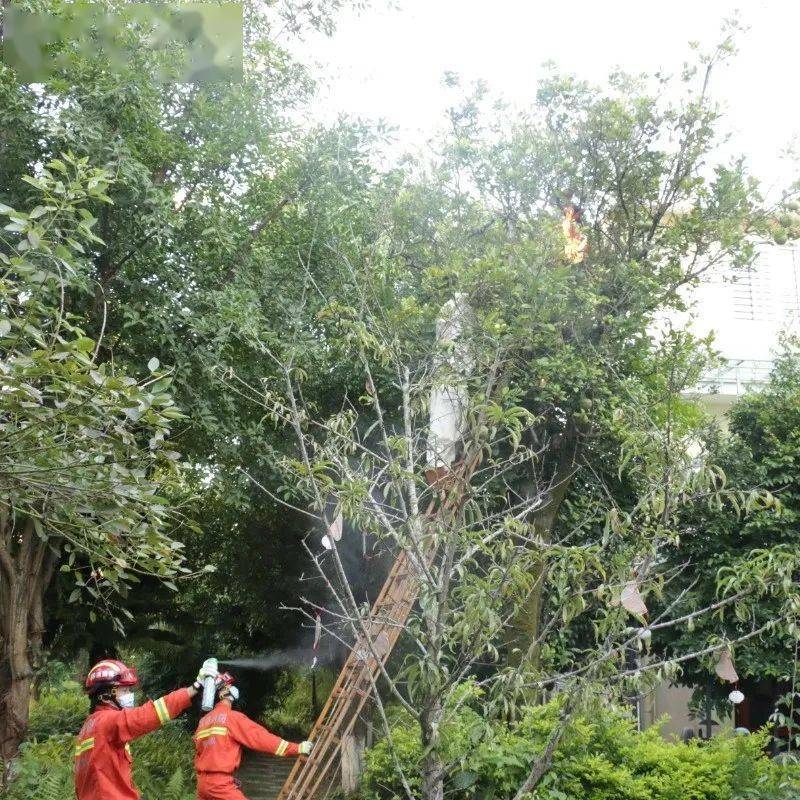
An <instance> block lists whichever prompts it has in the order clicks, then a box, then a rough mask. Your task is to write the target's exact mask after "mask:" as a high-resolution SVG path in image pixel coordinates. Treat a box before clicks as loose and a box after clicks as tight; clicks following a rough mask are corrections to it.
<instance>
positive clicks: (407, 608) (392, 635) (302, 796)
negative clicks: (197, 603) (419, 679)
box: [278, 458, 478, 800]
mask: <svg viewBox="0 0 800 800" xmlns="http://www.w3.org/2000/svg"><path fill="white" fill-rule="evenodd" d="M477 464H478V458H474V459H471V460H470V463H469V465H465V462H463V461H462V462H461V463H460V464H459V465H457V466H456V467H455V468H454V469H453V470H452V471H448V472H447V474H446V475H443V474H442V473H441V472H431V473H428V474H427V475H426V477H427V478H428V482H429V483H431V484H432V485H433V486H434V487H436V486H438V487H439V488H440V489H441V491H440V492H439V493H438V494H439V497H442V496H446V499H444V500H443V502H442V503H441V505H440V506H439V509H438V511H434V506H435V502H436V501H435V500H433V501H432V502H431V505H430V506H429V507H428V509H427V511H426V516H427V517H429V518H433V517H435V516H441V515H442V514H444V513H446V512H448V511H455V510H457V508H458V506H459V505H460V503H461V500H462V498H463V496H464V491H463V488H464V487H465V486H466V484H467V483H468V482H469V480H470V479H471V477H472V473H473V472H474V471H475V468H476V466H477ZM456 484H458V486H456ZM435 555H436V553H435V549H433V548H431V549H430V550H429V551H428V552H427V553H425V555H424V556H423V558H424V560H425V561H426V562H427V565H428V566H430V564H431V563H432V562H433V559H434V557H435ZM413 573H414V565H413V562H412V560H411V559H410V558H409V556H408V554H407V552H406V551H402V552H401V553H400V554H399V555H398V557H397V559H396V560H395V562H394V564H393V566H392V568H391V570H390V571H389V575H388V576H387V578H386V581H385V582H384V584H383V587H382V588H381V591H380V594H379V595H378V597H377V599H376V600H375V603H374V604H373V606H372V609H371V610H370V614H369V617H367V619H366V620H365V621H364V629H365V631H366V634H367V635H368V636H369V638H370V639H371V641H372V645H370V644H369V643H368V641H367V639H366V636H365V635H364V634H363V633H362V634H361V635H360V636H359V637H358V639H357V641H356V643H355V645H354V646H353V648H352V649H351V650H350V653H349V654H348V656H347V661H345V664H344V667H342V671H341V672H340V673H339V676H338V678H337V679H336V683H335V684H334V687H333V690H332V691H331V693H330V695H329V697H328V699H327V701H326V703H325V706H324V707H323V709H322V711H321V712H320V715H319V717H317V721H316V722H315V723H314V727H313V728H312V730H311V734H310V736H309V738H310V739H311V741H313V742H314V749H313V751H312V752H311V755H310V756H309V757H308V758H302V757H301V758H298V759H297V761H296V762H295V764H294V766H293V767H292V771H291V772H290V773H289V777H288V778H287V779H286V783H284V785H283V787H282V788H281V791H280V793H279V794H278V800H315V798H320V797H324V796H325V795H326V794H327V793H328V791H329V790H330V788H331V787H332V786H333V784H334V783H335V781H336V779H337V777H338V776H339V771H340V768H341V762H340V758H339V757H340V748H341V744H342V741H343V740H344V738H345V737H346V736H348V735H349V734H350V733H351V732H352V730H353V727H354V726H355V724H356V721H357V719H358V716H359V714H360V713H361V710H362V709H363V708H364V705H365V703H366V702H367V700H368V699H369V697H370V694H371V693H372V687H373V686H374V684H375V682H376V680H377V678H378V676H379V674H380V671H381V667H382V666H383V665H384V664H385V663H386V661H387V660H388V658H389V656H390V655H391V652H392V649H393V648H394V645H395V643H396V642H397V639H398V638H399V636H400V634H401V632H402V631H403V628H404V625H405V623H406V620H407V619H408V615H409V614H410V613H411V609H412V608H413V606H414V603H415V602H416V600H417V595H418V594H419V586H418V582H417V580H416V576H415V575H414V574H413ZM378 637H381V638H382V645H383V646H382V647H376V646H375V643H376V641H377V640H378ZM383 637H385V638H383ZM387 643H388V646H387Z"/></svg>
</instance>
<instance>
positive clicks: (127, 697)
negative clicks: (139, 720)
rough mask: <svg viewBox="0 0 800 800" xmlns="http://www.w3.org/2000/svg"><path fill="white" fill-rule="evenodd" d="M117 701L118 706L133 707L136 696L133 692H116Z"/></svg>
mask: <svg viewBox="0 0 800 800" xmlns="http://www.w3.org/2000/svg"><path fill="white" fill-rule="evenodd" d="M117 702H118V703H119V707H120V708H133V707H134V706H135V705H136V696H135V695H134V693H133V692H127V693H125V694H118V695H117Z"/></svg>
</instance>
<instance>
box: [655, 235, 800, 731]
mask: <svg viewBox="0 0 800 800" xmlns="http://www.w3.org/2000/svg"><path fill="white" fill-rule="evenodd" d="M688 300H689V301H690V309H689V312H688V313H686V314H680V315H674V316H673V317H672V318H671V320H670V321H671V322H672V324H673V325H676V326H688V327H689V328H690V329H691V330H692V331H693V332H694V333H695V334H696V335H698V336H706V335H707V334H709V333H712V332H713V334H714V346H715V349H716V350H717V351H718V352H719V353H720V355H721V357H722V358H723V359H724V364H723V366H722V367H721V368H720V369H718V370H715V371H714V372H713V373H712V374H709V375H706V376H704V378H703V380H702V381H701V384H700V386H699V387H698V389H697V391H698V394H699V397H700V400H701V402H702V403H703V405H704V406H705V407H706V408H707V409H708V410H709V411H710V412H711V413H712V414H714V416H716V417H718V418H719V419H720V421H721V422H722V423H723V425H724V424H725V422H724V421H725V413H726V412H727V411H728V409H730V407H731V406H732V405H733V404H734V403H735V402H736V400H737V398H738V397H740V396H741V395H743V394H745V393H746V392H748V391H754V390H755V391H757V390H758V388H759V387H760V386H763V385H764V384H765V383H766V381H767V380H768V379H769V374H770V371H771V369H772V362H773V358H774V355H775V353H776V351H777V350H778V349H779V347H780V338H781V335H782V334H783V333H794V334H797V333H800V247H798V246H797V245H791V246H785V247H778V246H764V247H762V248H761V249H760V252H759V255H758V258H757V260H756V263H755V264H754V265H753V267H752V268H751V269H748V270H746V271H742V270H738V271H736V272H735V273H734V272H733V271H732V270H730V269H728V268H725V267H717V268H715V269H714V270H710V271H709V273H708V274H707V275H706V277H705V280H704V281H703V283H702V284H701V285H700V286H699V287H697V288H696V289H694V290H693V291H692V294H691V296H690V297H689V298H688ZM691 694H692V691H691V689H687V688H685V687H680V686H672V685H670V684H667V683H664V684H662V685H660V686H659V687H657V688H656V689H655V690H654V691H653V692H651V693H650V694H649V695H647V696H646V697H645V698H644V699H643V709H642V711H643V714H642V716H643V719H644V722H645V725H650V724H653V723H654V722H655V721H657V720H658V719H659V718H660V717H663V716H664V715H668V716H669V721H668V722H667V723H666V724H665V725H664V726H663V727H662V733H663V734H664V736H665V737H666V738H671V737H673V736H680V735H681V734H682V732H683V731H684V730H685V729H686V728H692V729H693V730H694V731H695V734H697V731H698V729H699V725H698V722H697V721H696V720H692V719H690V717H689V713H688V712H689V709H688V704H689V700H690V699H691ZM719 721H720V723H721V725H720V728H717V729H715V730H716V732H719V731H720V730H725V729H730V728H732V727H733V716H732V714H731V715H730V716H728V717H726V718H723V719H720V720H719Z"/></svg>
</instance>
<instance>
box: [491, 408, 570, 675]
mask: <svg viewBox="0 0 800 800" xmlns="http://www.w3.org/2000/svg"><path fill="white" fill-rule="evenodd" d="M577 451H578V431H577V429H576V428H575V427H574V424H572V423H571V424H570V425H569V426H568V430H567V432H566V433H564V434H563V435H562V437H561V438H560V440H559V443H558V445H557V446H555V447H553V448H552V449H551V459H552V460H553V461H554V462H555V464H554V467H553V470H552V477H551V479H550V482H549V485H550V488H549V491H548V495H549V496H548V498H547V501H546V503H545V505H544V506H543V507H542V508H540V509H539V510H538V511H536V512H535V513H534V514H533V515H532V519H531V523H532V524H533V527H534V532H535V534H536V535H537V536H538V537H539V538H540V539H541V540H542V541H543V542H545V543H550V542H551V541H552V539H553V529H554V528H555V525H556V522H557V520H558V512H559V510H560V508H561V503H562V502H563V500H564V498H565V497H566V495H567V492H568V491H569V488H570V486H571V484H572V480H573V477H574V475H575V463H576V459H577ZM542 491H543V487H542V485H541V483H539V482H538V481H534V482H533V483H531V484H530V485H529V486H527V487H526V489H525V499H526V500H529V501H533V500H535V499H536V497H537V496H538V495H539V494H540V493H541V492H542ZM546 568H547V564H546V562H545V560H544V559H541V560H539V561H538V562H537V563H536V564H535V566H534V567H533V578H534V585H533V589H532V590H531V593H530V594H529V595H528V597H527V599H526V600H525V602H524V603H522V604H521V605H520V608H519V610H518V611H517V613H516V615H515V616H514V618H513V620H512V621H511V624H510V625H509V626H508V629H507V633H506V647H507V650H508V660H509V663H510V664H512V665H514V666H519V665H521V664H522V662H523V661H524V662H525V663H526V665H527V666H530V667H534V668H535V667H536V666H538V664H539V655H540V651H541V643H540V642H538V643H537V641H536V640H537V639H538V638H539V635H540V632H541V624H542V597H543V591H544V584H545V570H546Z"/></svg>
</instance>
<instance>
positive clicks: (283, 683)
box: [261, 669, 335, 741]
mask: <svg viewBox="0 0 800 800" xmlns="http://www.w3.org/2000/svg"><path fill="white" fill-rule="evenodd" d="M334 679H335V676H334V673H333V671H332V670H330V669H318V670H317V698H318V702H319V703H320V705H321V704H322V703H324V702H325V700H326V698H327V697H328V695H329V694H330V692H331V689H332V688H333V682H334ZM317 710H318V711H319V710H321V708H320V709H317ZM261 722H262V724H264V725H266V727H267V728H269V730H271V731H273V732H274V733H276V734H278V735H280V736H283V737H284V738H286V739H289V740H294V741H300V740H303V739H305V738H306V737H307V736H308V733H309V731H310V730H311V727H312V725H313V724H314V711H313V708H312V704H311V670H309V669H297V670H291V671H287V672H284V673H283V674H281V676H280V677H279V678H278V682H277V684H276V687H275V693H274V695H273V696H272V698H271V699H270V704H269V706H268V707H267V709H266V711H264V713H263V714H262V715H261Z"/></svg>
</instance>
